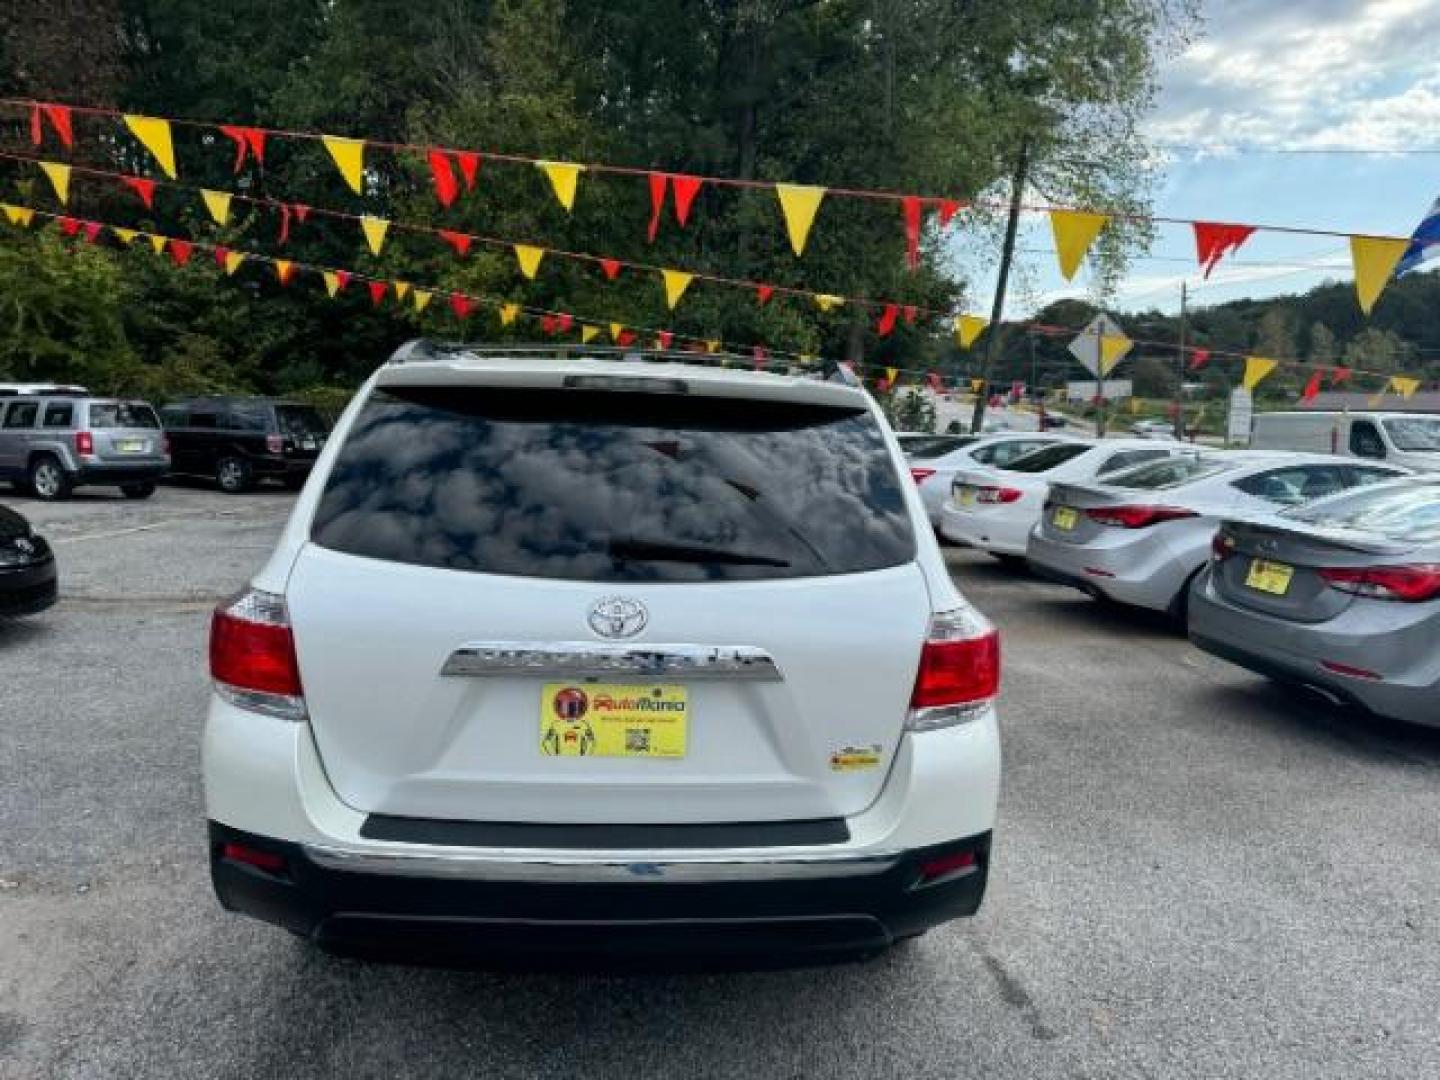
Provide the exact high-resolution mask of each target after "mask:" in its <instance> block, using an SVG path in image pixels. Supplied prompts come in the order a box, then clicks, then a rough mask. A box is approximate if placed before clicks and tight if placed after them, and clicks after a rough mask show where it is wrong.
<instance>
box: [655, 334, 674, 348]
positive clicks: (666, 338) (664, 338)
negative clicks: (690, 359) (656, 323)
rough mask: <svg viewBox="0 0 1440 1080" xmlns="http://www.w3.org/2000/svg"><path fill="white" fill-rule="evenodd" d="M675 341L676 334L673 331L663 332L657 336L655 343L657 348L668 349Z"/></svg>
mask: <svg viewBox="0 0 1440 1080" xmlns="http://www.w3.org/2000/svg"><path fill="white" fill-rule="evenodd" d="M674 340H675V332H674V331H673V330H661V331H660V332H659V333H658V334H656V335H655V343H656V347H657V348H661V349H668V348H670V345H671V343H672V342H673V341H674Z"/></svg>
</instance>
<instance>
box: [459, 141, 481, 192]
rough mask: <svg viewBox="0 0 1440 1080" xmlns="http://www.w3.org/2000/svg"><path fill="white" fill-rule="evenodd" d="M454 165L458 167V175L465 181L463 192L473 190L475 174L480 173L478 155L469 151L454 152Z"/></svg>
mask: <svg viewBox="0 0 1440 1080" xmlns="http://www.w3.org/2000/svg"><path fill="white" fill-rule="evenodd" d="M455 163H456V164H457V165H459V166H460V175H461V176H462V177H464V179H465V190H466V191H474V190H475V174H476V173H478V172H479V171H480V155H479V154H476V153H474V152H472V151H470V150H456V151H455Z"/></svg>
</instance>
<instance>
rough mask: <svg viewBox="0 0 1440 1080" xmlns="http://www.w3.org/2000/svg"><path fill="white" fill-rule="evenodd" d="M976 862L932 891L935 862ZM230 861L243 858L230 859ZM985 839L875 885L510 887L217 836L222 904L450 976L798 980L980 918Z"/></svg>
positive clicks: (214, 868) (223, 833)
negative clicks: (510, 971) (960, 858)
mask: <svg viewBox="0 0 1440 1080" xmlns="http://www.w3.org/2000/svg"><path fill="white" fill-rule="evenodd" d="M227 844H240V845H244V846H245V847H248V848H251V849H254V850H257V851H260V852H264V853H268V854H270V855H272V856H273V855H278V856H280V857H281V858H282V859H283V867H282V868H280V869H277V870H274V871H267V870H262V869H259V868H257V867H256V866H254V865H251V864H250V863H248V862H244V861H240V860H238V859H236V858H233V857H227V856H226V853H225V847H226V845H227ZM960 851H970V852H973V853H974V855H975V860H974V864H973V865H972V866H970V867H968V868H966V869H963V870H961V871H959V872H958V873H951V874H947V875H945V876H943V877H941V878H939V879H938V880H936V881H934V882H933V883H925V882H923V881H922V879H921V873H920V867H921V865H922V864H923V863H925V862H926V861H928V860H930V859H934V858H936V857H938V856H941V855H949V854H953V853H955V852H960ZM232 855H233V852H232ZM989 862H990V834H989V833H984V834H982V835H979V836H974V837H969V838H966V839H963V840H956V841H954V842H953V843H948V844H943V845H937V846H935V847H931V848H924V849H920V850H917V851H913V852H909V853H907V854H906V855H905V856H904V857H902V858H900V859H899V860H897V861H896V862H894V863H893V864H886V865H884V866H883V867H882V868H881V869H878V870H877V871H875V872H874V873H868V874H862V875H855V874H843V873H837V875H836V876H834V877H819V878H807V879H802V880H795V879H768V880H767V879H761V880H745V881H723V882H703V883H702V882H694V881H681V880H675V881H666V880H663V879H657V878H654V877H644V878H637V879H636V880H635V881H619V882H617V881H605V882H556V881H543V882H513V881H483V880H465V879H458V878H454V877H447V878H429V877H415V876H408V875H407V876H400V875H389V874H373V873H356V872H352V871H345V870H335V869H331V868H328V867H324V866H321V865H319V864H318V863H317V862H315V861H314V860H312V859H311V858H310V857H309V856H308V855H307V854H306V852H305V849H304V848H303V847H301V846H299V845H296V844H291V843H286V842H282V841H276V840H271V839H268V838H266V837H260V836H254V835H251V834H249V833H244V832H240V831H238V830H235V829H231V828H228V827H227V826H224V825H220V824H217V823H214V822H212V823H211V824H210V864H211V877H212V880H213V881H214V884H215V891H216V894H217V895H218V897H219V899H220V902H221V904H222V905H223V906H224V907H226V908H227V909H229V910H231V911H238V912H242V913H244V914H247V915H251V916H254V917H256V918H259V919H263V920H265V921H267V922H271V923H275V924H277V925H280V926H283V927H285V928H286V929H288V930H290V931H292V932H294V933H296V934H300V935H302V936H304V937H308V938H311V939H312V940H314V941H316V942H318V943H319V944H321V945H324V946H326V947H330V948H334V949H337V950H340V951H345V952H351V953H359V954H362V955H366V956H370V957H373V958H377V959H383V960H392V961H400V962H404V963H425V964H442V965H447V966H500V967H512V966H521V967H553V966H566V967H568V966H572V965H583V966H586V967H589V966H593V965H595V964H597V963H598V964H600V965H602V966H612V965H616V966H632V965H639V966H644V967H650V966H656V965H659V966H674V965H678V966H682V967H693V966H696V965H699V966H706V967H709V966H714V965H722V966H736V965H738V966H743V967H770V966H788V965H793V964H796V963H801V964H803V963H823V962H830V961H835V960H842V959H853V958H856V957H861V956H865V955H871V954H874V953H876V952H879V951H880V950H882V949H884V948H885V947H887V946H888V945H890V944H891V943H893V942H894V941H895V940H897V939H900V938H904V937H909V936H912V935H914V934H918V933H920V932H922V931H924V930H926V929H929V928H930V927H931V926H934V925H937V924H939V923H942V922H946V921H948V920H950V919H955V918H960V917H963V916H967V915H973V914H974V913H975V912H976V911H977V910H978V909H979V906H980V902H981V899H982V898H983V896H984V893H985V883H986V878H987V875H988V871H989Z"/></svg>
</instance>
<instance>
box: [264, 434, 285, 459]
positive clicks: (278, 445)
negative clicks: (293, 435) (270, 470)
mask: <svg viewBox="0 0 1440 1080" xmlns="http://www.w3.org/2000/svg"><path fill="white" fill-rule="evenodd" d="M265 450H266V452H267V453H271V454H283V453H284V452H285V437H284V436H283V435H266V436H265Z"/></svg>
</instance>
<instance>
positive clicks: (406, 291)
mask: <svg viewBox="0 0 1440 1080" xmlns="http://www.w3.org/2000/svg"><path fill="white" fill-rule="evenodd" d="M394 285H395V299H396V300H404V299H405V297H407V296H409V295H410V282H408V281H397V282H395V283H394Z"/></svg>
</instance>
